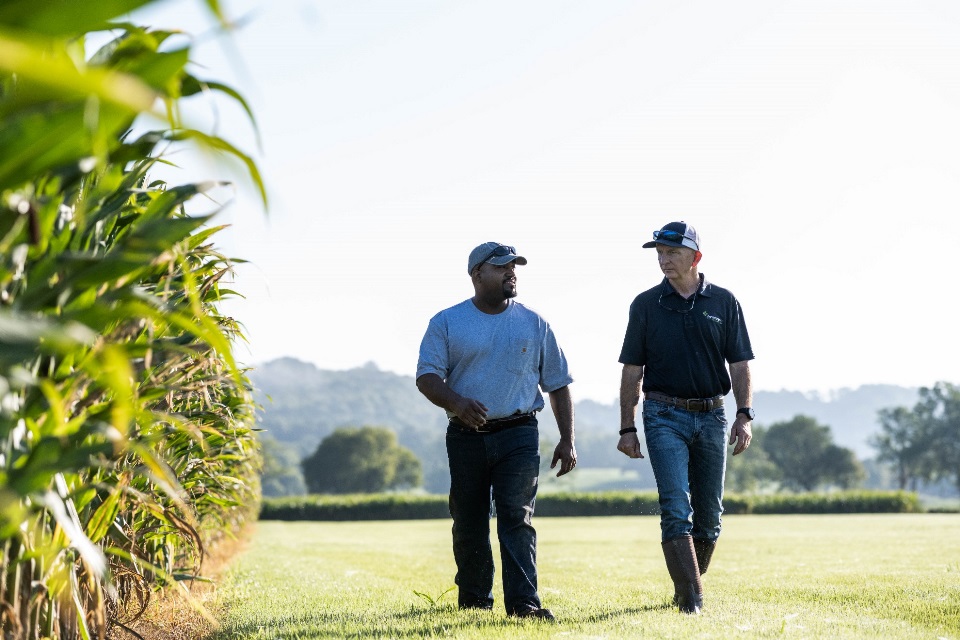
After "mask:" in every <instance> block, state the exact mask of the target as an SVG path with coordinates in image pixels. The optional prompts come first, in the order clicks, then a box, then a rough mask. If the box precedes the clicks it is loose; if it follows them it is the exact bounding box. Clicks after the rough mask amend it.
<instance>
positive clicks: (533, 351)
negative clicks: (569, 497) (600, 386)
mask: <svg viewBox="0 0 960 640" xmlns="http://www.w3.org/2000/svg"><path fill="white" fill-rule="evenodd" d="M524 264H527V259H526V258H524V257H523V256H518V255H517V254H516V250H515V249H514V248H513V247H510V246H506V245H502V244H500V243H497V242H485V243H484V244H481V245H480V246H478V247H476V248H475V249H474V250H473V251H472V252H471V253H470V257H469V259H468V260H467V273H468V274H470V278H471V281H472V282H473V288H474V296H473V297H472V298H471V299H469V300H465V301H463V302H461V303H460V304H458V305H455V306H453V307H450V308H449V309H445V310H443V311H441V312H440V313H438V314H437V315H435V316H434V317H433V318H431V319H430V324H429V326H428V327H427V332H426V334H425V335H424V337H423V342H422V343H421V345H420V360H419V362H418V363H417V388H418V389H419V390H420V392H421V393H422V394H423V395H424V396H426V397H427V399H428V400H430V402H432V403H433V404H435V405H437V406H439V407H442V408H443V409H445V410H446V412H447V417H448V418H449V419H450V424H449V426H448V427H447V436H446V442H447V457H448V460H449V462H450V515H451V516H453V555H454V559H455V560H456V563H457V577H456V583H457V586H458V587H459V595H458V602H459V605H460V608H462V609H469V608H479V609H490V608H492V607H493V573H494V565H493V553H492V550H491V546H490V498H491V495H492V496H493V501H494V505H495V506H496V512H497V536H498V538H499V540H500V559H501V565H502V567H503V598H504V606H505V607H506V610H507V613H508V614H509V615H512V616H517V617H533V618H540V619H546V620H553V619H554V616H553V614H552V613H551V612H550V610H549V609H544V608H543V607H542V606H541V602H540V596H539V595H538V593H537V563H536V557H537V534H536V531H535V530H534V528H533V526H532V524H531V517H532V515H533V507H534V503H535V501H536V496H537V478H538V475H539V472H540V437H539V432H538V430H537V418H536V413H537V412H538V411H540V410H541V409H543V407H544V400H543V395H542V394H541V390H543V391H545V392H546V393H547V394H548V395H549V397H550V406H551V408H552V409H553V413H554V416H555V417H556V419H557V424H558V425H559V427H560V443H559V444H558V445H557V447H556V449H555V450H554V452H553V460H552V463H551V465H550V468H551V469H553V468H555V467H556V466H557V463H560V470H559V471H558V473H557V475H558V476H562V475H563V474H565V473H568V472H569V471H571V470H572V469H573V468H574V467H575V466H576V464H577V452H576V449H575V448H574V443H573V441H574V433H573V432H574V428H573V400H572V398H571V396H570V388H569V385H570V383H571V382H573V378H571V377H570V373H569V372H568V370H567V360H566V358H564V355H563V351H562V350H561V349H560V347H559V345H558V344H557V340H556V337H554V335H553V331H552V330H551V329H550V325H549V324H547V322H546V321H545V320H544V319H543V318H542V317H540V315H539V314H537V313H536V312H534V311H532V310H531V309H528V308H527V307H525V306H524V305H522V304H520V303H519V302H516V301H514V300H513V298H515V297H516V295H517V275H516V266H517V265H524Z"/></svg>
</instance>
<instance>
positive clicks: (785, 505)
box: [260, 491, 923, 521]
mask: <svg viewBox="0 0 960 640" xmlns="http://www.w3.org/2000/svg"><path fill="white" fill-rule="evenodd" d="M723 504H724V513H726V514H728V515H729V514H746V513H753V514H774V513H779V514H784V513H918V512H921V511H923V508H922V507H921V506H920V500H919V499H918V498H917V495H916V494H915V493H907V492H905V491H845V492H838V493H803V494H776V495H763V496H745V495H728V496H726V497H725V498H724V500H723ZM659 513H660V506H659V503H658V501H657V494H656V493H655V492H650V491H647V492H629V491H605V492H596V493H548V494H544V495H541V496H539V497H538V498H537V510H536V514H537V516H538V517H560V516H565V517H583V516H636V515H658V514H659ZM449 517H450V512H449V509H448V507H447V497H446V496H438V495H409V494H369V495H346V496H333V495H310V496H298V497H293V498H272V499H265V500H264V501H263V505H262V507H261V511H260V519H261V520H288V521H296V520H326V521H344V520H425V519H431V518H449Z"/></svg>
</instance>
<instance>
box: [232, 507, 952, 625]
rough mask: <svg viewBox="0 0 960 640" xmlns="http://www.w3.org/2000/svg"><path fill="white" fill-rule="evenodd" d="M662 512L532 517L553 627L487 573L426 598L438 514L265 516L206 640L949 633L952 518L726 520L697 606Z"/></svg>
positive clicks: (442, 534)
mask: <svg viewBox="0 0 960 640" xmlns="http://www.w3.org/2000/svg"><path fill="white" fill-rule="evenodd" d="M658 522H659V521H658V519H657V518H656V517H651V516H646V517H644V516H638V517H622V518H614V517H610V518H540V519H538V520H537V519H535V524H536V527H537V531H538V535H539V557H540V560H539V567H540V591H541V597H542V598H543V601H544V606H547V607H550V608H551V609H553V611H554V613H556V615H557V617H558V620H559V624H556V625H550V624H544V623H538V622H520V621H517V620H514V619H510V618H507V617H506V616H505V615H504V613H503V609H502V603H501V601H500V596H501V591H500V589H501V587H500V583H499V580H498V581H497V583H496V584H495V586H494V595H495V597H496V598H497V605H496V607H495V610H494V611H493V612H476V611H470V612H461V611H458V610H457V609H456V606H455V605H456V593H455V592H450V593H448V594H446V595H445V596H443V597H441V598H439V601H438V602H436V604H431V603H430V602H429V599H430V598H432V599H434V600H436V599H437V597H438V596H439V595H440V594H441V593H443V592H444V591H445V590H447V589H448V588H450V587H452V586H453V575H454V572H455V568H454V564H453V558H452V553H451V550H450V524H449V522H447V521H444V520H421V521H395V522H365V523H350V522H341V523H279V522H261V523H260V524H259V525H258V530H257V532H256V535H255V537H254V540H253V542H252V544H251V546H250V548H249V550H248V551H247V552H246V553H245V554H244V555H243V556H241V557H240V558H239V559H238V560H237V562H236V564H235V565H234V567H233V568H232V570H231V572H230V573H229V574H228V576H227V577H226V578H225V580H224V583H223V585H222V586H221V589H220V595H219V598H220V599H221V602H222V603H223V604H224V605H226V607H227V611H228V613H227V615H226V618H225V619H224V620H223V626H222V628H221V630H220V631H219V632H218V633H217V634H216V635H215V636H213V638H215V639H216V640H227V639H229V640H239V639H257V640H276V639H280V638H282V639H284V640H287V639H294V638H297V639H308V638H309V639H313V638H424V637H426V638H440V637H443V638H487V639H491V640H492V639H498V640H499V639H503V638H563V639H567V638H571V639H572V638H639V637H643V638H798V639H799V638H857V639H860V638H924V639H937V638H950V639H953V640H958V639H960V516H958V515H955V514H914V515H845V516H728V517H727V518H725V519H724V533H723V536H722V538H721V540H720V544H719V546H718V547H717V552H716V555H715V556H714V560H713V563H712V564H711V565H710V572H709V573H708V574H707V575H706V576H705V577H704V582H705V604H706V609H705V612H704V614H703V615H701V616H685V615H683V614H680V613H679V612H677V611H676V610H675V608H674V607H672V606H670V604H669V600H670V597H671V596H672V584H671V583H670V581H669V577H668V576H667V572H666V568H665V565H664V561H663V556H662V553H661V551H660V544H659V524H658ZM495 553H498V552H497V551H496V550H495ZM497 557H498V556H497ZM498 565H499V562H498ZM498 574H499V571H498ZM498 577H499V576H498ZM415 591H419V592H422V593H425V594H427V595H428V596H429V598H421V597H419V596H417V595H416V594H415V593H414V592H415Z"/></svg>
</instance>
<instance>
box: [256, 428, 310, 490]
mask: <svg viewBox="0 0 960 640" xmlns="http://www.w3.org/2000/svg"><path fill="white" fill-rule="evenodd" d="M260 444H261V448H260V451H261V454H262V455H263V467H262V469H261V472H260V488H261V491H262V492H263V496H264V497H265V498H279V497H281V496H300V495H303V494H305V493H306V492H307V485H306V484H304V482H303V473H301V471H300V456H299V455H298V454H297V451H296V450H295V449H293V448H292V447H289V446H287V445H284V444H282V443H280V442H277V441H276V440H274V439H273V438H268V437H262V438H260Z"/></svg>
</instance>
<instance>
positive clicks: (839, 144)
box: [138, 0, 960, 402]
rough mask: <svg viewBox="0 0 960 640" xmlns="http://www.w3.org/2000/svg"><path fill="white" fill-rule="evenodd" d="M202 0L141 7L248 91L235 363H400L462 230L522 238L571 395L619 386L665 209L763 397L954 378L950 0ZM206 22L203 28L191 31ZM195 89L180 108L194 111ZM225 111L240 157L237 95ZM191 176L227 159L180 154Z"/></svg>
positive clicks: (525, 270)
mask: <svg viewBox="0 0 960 640" xmlns="http://www.w3.org/2000/svg"><path fill="white" fill-rule="evenodd" d="M225 7H226V10H227V12H228V13H229V14H230V15H232V16H235V17H241V16H246V20H245V21H244V23H245V26H244V27H243V28H241V29H240V30H238V31H237V32H236V33H235V34H234V35H233V36H232V37H231V38H229V39H224V38H213V37H211V36H210V35H209V24H210V23H209V21H208V20H207V19H205V18H204V16H203V14H202V11H201V10H200V9H201V3H200V2H199V1H198V0H189V1H188V0H171V1H169V2H166V3H163V4H162V5H160V7H159V8H157V9H156V10H151V11H150V12H149V13H147V14H141V15H140V16H138V17H139V18H140V19H142V20H143V21H144V22H146V23H150V24H155V25H158V26H178V27H180V28H183V29H184V30H186V31H188V32H191V33H193V34H195V35H198V36H201V43H202V44H201V45H200V46H199V47H198V49H197V53H196V55H195V62H196V63H198V64H202V65H204V66H205V67H206V70H204V71H197V75H200V76H209V77H213V78H217V79H220V80H224V81H226V82H228V83H230V84H232V85H234V86H235V87H236V88H238V89H239V90H240V91H241V92H242V93H243V94H244V95H246V96H247V97H248V98H249V99H250V101H251V102H252V104H253V107H254V109H255V111H256V113H257V117H258V120H259V124H260V132H261V136H262V140H263V153H262V154H259V153H258V154H257V155H258V159H259V162H260V165H261V168H262V169H263V171H264V174H265V176H266V179H267V181H268V188H269V190H270V195H271V198H272V202H271V210H270V212H269V213H268V214H266V215H265V214H264V213H263V212H262V211H261V209H260V208H259V206H258V204H257V202H256V199H255V197H254V196H253V194H252V193H251V192H249V191H248V190H246V189H241V190H240V191H239V192H238V193H237V195H236V198H235V201H234V202H233V203H232V204H231V206H230V207H229V208H228V209H227V211H225V212H224V213H223V214H222V216H221V218H220V221H221V222H230V223H232V224H233V225H234V226H233V228H232V230H231V231H230V232H228V233H227V234H225V235H224V236H223V237H222V239H221V242H222V243H223V244H224V246H225V249H226V252H227V253H228V254H230V255H233V256H238V257H243V258H245V259H247V260H250V261H251V264H249V265H244V266H242V267H241V268H240V269H239V278H238V281H237V283H236V288H237V289H239V290H241V291H243V292H244V293H245V294H246V295H247V300H246V301H242V302H236V303H232V304H230V305H229V307H228V309H229V311H230V312H231V313H232V314H233V315H235V316H236V317H237V318H238V319H240V320H241V321H242V322H244V323H245V325H246V326H247V329H248V334H249V337H250V341H251V344H250V346H249V348H247V347H242V348H241V349H240V353H239V356H240V358H241V359H242V360H244V361H245V362H247V363H248V364H256V363H258V362H263V361H265V360H269V359H272V358H276V357H280V356H285V355H289V356H294V357H297V358H300V359H303V360H306V361H309V362H313V363H315V364H316V365H317V366H319V367H321V368H329V369H342V368H349V367H354V366H359V365H362V364H364V363H365V362H368V361H374V362H376V363H377V364H378V366H380V367H381V368H384V369H389V370H392V371H396V372H398V373H403V374H413V372H414V369H415V365H416V359H417V349H418V347H419V342H420V338H421V336H422V334H423V331H424V329H425V328H426V324H427V321H428V320H429V318H430V316H432V315H433V314H434V313H435V312H437V311H439V310H440V309H441V308H443V307H446V306H450V305H453V304H455V303H457V302H459V301H461V300H463V299H465V298H467V297H469V296H470V295H471V294H472V290H471V286H470V281H469V278H468V276H467V275H466V272H465V270H466V259H467V254H468V253H469V251H470V249H471V248H472V247H473V246H475V245H476V244H479V243H480V242H484V241H487V240H497V241H500V242H504V243H507V244H513V245H516V246H517V248H518V250H519V251H520V253H521V254H522V255H525V256H526V257H527V258H528V259H529V261H530V262H529V265H527V266H526V267H522V268H521V269H520V273H519V291H520V298H519V299H520V300H521V301H523V302H525V303H527V304H528V305H530V306H532V307H533V308H535V309H537V310H539V311H541V312H542V313H543V314H544V315H545V316H546V317H547V319H548V320H549V321H550V322H551V323H552V324H553V326H554V328H555V330H556V332H557V334H558V336H559V339H560V341H561V344H562V346H563V347H564V349H565V351H566V354H567V357H568V359H569V360H570V363H571V368H572V371H573V373H574V376H575V377H576V379H577V381H576V382H575V384H574V386H573V387H572V389H573V391H574V394H575V397H576V398H578V399H582V398H592V399H596V400H600V401H604V402H609V401H612V400H613V399H614V398H615V397H616V394H617V387H618V383H619V371H620V366H619V364H618V363H617V357H618V355H619V351H620V343H621V341H622V337H623V330H624V327H625V324H626V319H627V307H628V305H629V304H630V301H631V300H632V299H633V297H634V296H635V295H636V294H637V293H639V292H640V291H642V290H644V289H647V288H649V287H651V286H653V285H654V284H656V283H657V282H658V281H659V280H660V278H661V274H660V272H659V269H658V268H657V265H656V260H655V258H654V256H653V254H652V252H651V251H645V250H642V249H641V248H640V245H641V244H642V243H643V242H644V241H646V240H647V239H648V238H649V237H650V234H651V232H652V231H653V230H654V229H656V228H659V227H660V226H661V225H662V224H664V223H665V222H668V221H670V220H675V219H685V220H687V221H688V222H691V223H692V224H694V225H695V226H697V228H698V229H699V231H700V233H701V236H702V238H703V245H704V247H703V252H704V259H703V262H702V263H701V264H702V271H703V272H704V273H705V274H706V275H707V277H708V278H709V279H711V280H714V281H716V282H717V283H718V284H720V285H722V286H725V287H727V288H729V289H731V290H732V291H733V292H734V293H735V294H736V295H737V296H738V297H739V298H740V300H741V303H742V305H743V308H744V310H745V315H746V318H747V321H748V324H749V328H750V333H751V337H752V339H753V344H754V350H755V352H756V355H757V360H756V361H755V363H754V365H753V368H754V380H755V386H756V388H758V389H769V390H778V389H781V388H786V389H793V390H801V391H805V390H827V389H835V388H840V387H855V386H859V385H861V384H866V383H893V384H902V385H931V384H933V383H934V382H936V381H937V380H950V381H954V382H957V381H960V380H958V376H957V369H958V366H957V364H956V363H957V362H960V340H958V339H957V337H956V334H955V331H956V330H955V326H956V322H955V320H954V314H955V313H956V312H957V309H958V308H960V305H958V303H957V302H956V301H955V300H954V295H953V294H954V291H953V290H954V289H955V288H956V287H955V284H954V281H955V279H956V276H955V275H954V273H953V271H954V269H953V267H954V265H953V261H954V257H955V255H956V253H957V250H958V248H960V216H958V215H957V214H958V209H960V153H958V149H960V5H957V4H956V3H953V2H947V1H943V2H921V1H910V2H908V1H903V0H900V1H883V0H864V1H857V2H854V1H850V0H829V1H823V2H817V1H811V0H802V1H793V2H791V1H782V2H777V1H772V0H758V1H756V2H724V3H717V2H710V1H708V0H696V1H690V2H635V1H630V2H628V1H609V0H599V1H595V2H589V3H588V2H573V1H568V2H558V1H549V2H548V1H546V0H536V1H530V2H516V1H514V2H504V1H492V2H491V1H485V2H473V1H470V2H449V1H443V2H441V1H435V2H408V1H404V0H382V1H370V2H356V1H350V2H346V1H338V2H308V1H307V0H274V1H272V2H267V1H266V0H262V1H259V2H257V1H253V0H244V1H243V2H226V3H225ZM201 34H208V35H206V36H202V35H201ZM210 114H211V111H210V109H209V108H205V109H203V110H200V111H197V112H195V113H193V114H192V116H191V117H193V118H195V119H196V121H197V122H198V123H207V122H210V117H211V116H210ZM216 117H217V119H218V125H217V126H218V132H219V133H220V134H221V135H224V136H225V137H227V138H228V139H231V140H234V141H236V142H237V143H239V144H240V145H241V146H243V147H245V148H247V149H250V150H253V140H252V136H251V133H250V129H249V127H247V126H246V125H245V124H244V122H243V120H242V119H241V118H240V117H239V116H238V114H237V113H236V112H235V110H234V109H231V108H230V107H229V105H223V104H220V105H219V106H218V111H217V113H216ZM180 160H181V161H182V162H183V164H184V170H183V171H182V172H180V173H179V174H177V173H174V174H172V175H171V179H173V180H179V181H185V180H188V179H197V178H206V177H210V176H213V175H219V172H220V170H219V169H214V168H212V167H210V166H208V165H205V164H202V163H201V164H197V165H195V164H193V162H192V161H190V160H189V159H188V158H180Z"/></svg>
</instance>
